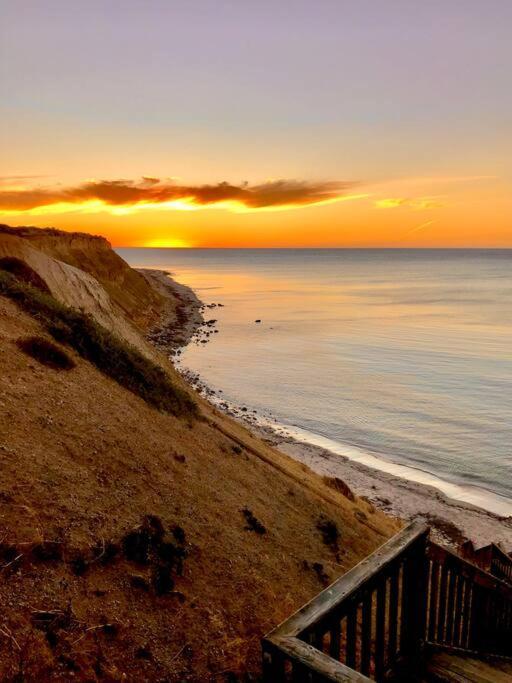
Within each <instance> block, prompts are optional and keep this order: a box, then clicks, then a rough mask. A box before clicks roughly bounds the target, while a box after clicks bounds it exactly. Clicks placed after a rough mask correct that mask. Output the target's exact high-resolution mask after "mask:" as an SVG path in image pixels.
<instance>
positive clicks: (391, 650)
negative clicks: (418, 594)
mask: <svg viewBox="0 0 512 683" xmlns="http://www.w3.org/2000/svg"><path fill="white" fill-rule="evenodd" d="M399 571H400V566H399V565H397V566H396V567H394V569H393V572H392V574H391V577H390V581H389V632H388V661H389V662H392V661H394V659H395V657H396V653H397V643H398V638H397V636H398V588H399V586H398V579H399Z"/></svg>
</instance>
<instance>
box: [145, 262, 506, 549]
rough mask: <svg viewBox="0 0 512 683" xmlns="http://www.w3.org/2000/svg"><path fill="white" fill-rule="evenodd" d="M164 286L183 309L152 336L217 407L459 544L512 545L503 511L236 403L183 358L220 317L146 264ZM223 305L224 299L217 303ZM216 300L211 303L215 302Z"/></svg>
mask: <svg viewBox="0 0 512 683" xmlns="http://www.w3.org/2000/svg"><path fill="white" fill-rule="evenodd" d="M143 272H144V274H145V275H146V277H148V278H150V279H151V281H152V282H153V283H154V284H155V286H156V287H157V288H158V289H159V291H167V292H168V293H170V294H172V295H173V296H177V297H178V299H179V301H180V308H179V311H178V314H176V313H175V312H173V311H172V310H170V311H169V312H168V313H167V314H166V315H164V317H163V319H162V321H161V322H160V324H159V326H158V327H157V328H155V329H154V330H153V331H152V332H151V335H150V339H151V341H153V343H155V344H156V345H157V346H159V347H160V348H161V349H162V350H166V351H167V352H168V353H169V355H170V356H171V357H173V358H174V360H175V362H176V365H177V368H178V369H179V370H180V372H181V373H182V374H183V376H184V377H185V379H187V381H188V382H190V383H191V384H192V385H193V386H194V387H195V388H196V390H197V391H199V392H200V393H201V394H202V395H203V396H205V397H206V398H208V399H209V400H210V401H211V402H212V403H213V404H214V405H215V406H216V408H217V409H219V410H221V411H224V412H226V413H227V414H229V415H230V416H231V417H234V418H235V419H237V420H239V421H241V422H242V423H243V424H244V425H245V426H246V427H247V428H248V429H249V430H251V431H253V432H255V433H256V434H258V436H260V437H262V438H263V439H265V440H266V441H267V442H268V443H269V444H271V445H272V446H274V447H275V448H277V449H278V450H280V451H282V452H283V453H286V454H288V455H289V456H290V457H292V458H294V459H295V460H298V461H300V462H301V463H303V464H305V465H307V466H308V467H310V468H311V469H312V470H314V471H315V472H317V473H319V474H321V475H322V476H326V477H337V478H339V479H341V480H342V481H343V482H345V484H347V485H348V486H349V487H350V489H351V490H352V491H353V493H354V494H356V495H357V496H360V497H364V498H366V499H368V500H369V501H370V502H371V503H372V504H373V505H374V506H375V507H376V508H378V509H381V510H383V511H384V512H386V513H387V514H389V515H391V516H394V517H398V518H400V519H402V520H404V521H409V520H412V519H417V518H418V517H421V518H423V519H424V520H425V521H426V522H427V523H428V524H429V525H431V527H432V529H433V533H434V535H435V536H436V537H437V539H438V540H439V541H441V542H443V543H445V544H449V545H451V546H453V547H456V546H458V545H459V544H460V543H461V542H463V541H464V540H466V539H471V540H472V541H473V542H474V543H475V544H476V545H477V546H482V545H486V544H487V543H489V542H491V541H494V542H497V543H500V544H501V545H502V547H503V548H504V549H505V550H506V551H507V552H508V551H510V550H512V517H509V516H500V515H497V514H494V513H492V512H489V511H487V510H485V509H483V508H480V507H477V506H475V505H472V504H470V503H467V502H463V501H461V500H456V499H453V498H450V497H448V496H447V495H445V494H444V493H443V492H442V491H441V490H439V489H438V488H436V487H435V486H429V485H425V484H420V483H418V482H414V481H410V480H408V479H406V478H402V477H399V476H394V475H393V474H390V473H388V472H385V471H382V470H380V469H376V468H374V467H368V466H367V465H365V464H363V463H361V462H354V461H353V460H351V459H350V458H348V457H345V456H343V455H340V454H338V453H335V452H332V451H330V450H328V449H326V448H322V447H320V446H317V445H314V444H312V443H304V442H303V441H301V440H298V439H296V438H294V437H293V436H292V435H291V434H290V432H289V431H287V430H286V429H285V428H283V427H281V426H279V425H277V424H276V425H272V424H270V421H269V420H268V416H259V415H258V414H257V413H256V411H254V410H253V409H252V407H251V406H250V405H243V406H236V405H233V404H232V403H228V402H227V401H225V400H224V399H223V397H222V392H221V391H220V390H218V389H216V388H215V387H210V386H208V385H207V384H206V383H205V382H204V381H203V380H202V378H201V377H200V376H199V375H198V374H197V373H195V372H192V371H190V370H189V369H187V368H186V367H184V366H183V365H182V364H180V355H181V351H180V347H183V346H185V345H186V344H187V343H191V342H192V343H196V344H205V343H207V342H208V340H209V338H210V336H211V335H212V334H214V333H215V321H214V320H213V321H212V320H207V321H205V317H204V316H203V312H204V311H205V308H206V305H205V304H204V303H202V302H201V301H200V300H199V299H198V298H197V296H196V295H195V294H194V292H192V291H191V290H190V289H189V288H187V287H186V286H184V285H180V284H179V283H177V282H176V281H175V280H173V279H172V277H171V276H170V274H169V273H168V272H166V271H156V270H149V269H147V270H144V271H143ZM215 305H218V304H215ZM211 306H212V304H210V305H209V306H208V307H211Z"/></svg>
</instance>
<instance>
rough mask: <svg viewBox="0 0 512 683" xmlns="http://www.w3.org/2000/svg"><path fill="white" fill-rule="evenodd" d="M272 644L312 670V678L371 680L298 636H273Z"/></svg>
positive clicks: (350, 682) (340, 682)
mask: <svg viewBox="0 0 512 683" xmlns="http://www.w3.org/2000/svg"><path fill="white" fill-rule="evenodd" d="M272 645H273V646H274V647H276V648H278V649H279V650H281V652H283V654H285V655H286V656H287V657H288V658H289V659H291V660H292V661H294V662H297V663H298V664H299V665H301V666H303V667H305V668H306V670H307V671H311V672H313V673H314V676H315V679H314V680H319V681H326V682H329V683H370V681H371V679H369V678H367V677H366V676H363V675H362V674H360V673H358V672H357V671H354V670H353V669H349V667H348V666H345V664H342V663H341V662H337V661H336V660H334V659H332V658H331V657H329V656H328V655H326V654H324V653H323V652H320V651H319V650H317V649H316V648H314V647H312V646H311V645H309V644H308V643H305V642H304V641H302V640H299V638H293V637H291V638H290V637H284V638H283V637H281V638H275V639H274V640H273V641H272ZM278 681H279V679H277V680H275V681H273V683H278Z"/></svg>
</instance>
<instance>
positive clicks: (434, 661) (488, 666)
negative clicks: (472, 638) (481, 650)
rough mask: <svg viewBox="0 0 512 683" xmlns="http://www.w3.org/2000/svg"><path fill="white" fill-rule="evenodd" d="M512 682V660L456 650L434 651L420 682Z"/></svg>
mask: <svg viewBox="0 0 512 683" xmlns="http://www.w3.org/2000/svg"><path fill="white" fill-rule="evenodd" d="M467 681H474V682H475V683H510V682H511V681H512V661H506V660H505V659H498V658H495V657H475V656H474V655H468V654H455V653H454V652H442V651H437V652H432V654H431V655H430V657H429V658H428V660H427V662H426V664H425V670H424V673H423V675H422V676H421V677H420V678H419V679H418V683H427V682H428V683H432V682H435V683H438V682H439V683H467Z"/></svg>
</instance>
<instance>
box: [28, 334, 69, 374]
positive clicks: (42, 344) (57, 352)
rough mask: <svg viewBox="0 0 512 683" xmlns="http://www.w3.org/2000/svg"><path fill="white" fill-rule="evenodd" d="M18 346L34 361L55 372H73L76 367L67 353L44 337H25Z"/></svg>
mask: <svg viewBox="0 0 512 683" xmlns="http://www.w3.org/2000/svg"><path fill="white" fill-rule="evenodd" d="M16 345H17V346H18V348H19V349H21V350H22V351H23V352H24V353H26V354H27V355H28V356H30V357H31V358H34V360H37V361H38V362H39V363H41V364H42V365H46V366H47V367H49V368H53V369H54V370H72V369H73V368H74V367H75V366H76V363H75V361H74V360H73V359H72V358H71V357H70V356H69V355H68V354H67V353H66V352H65V351H63V350H62V349H61V348H59V347H58V346H57V345H56V344H54V343H53V342H51V341H49V340H48V339H45V338H44V337H25V338H24V339H18V341H17V342H16Z"/></svg>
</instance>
